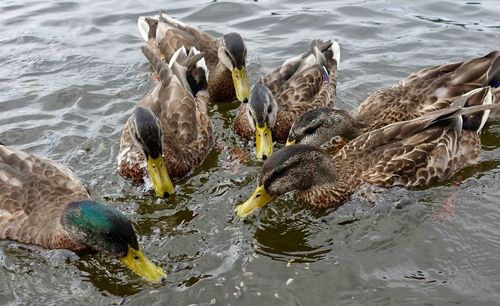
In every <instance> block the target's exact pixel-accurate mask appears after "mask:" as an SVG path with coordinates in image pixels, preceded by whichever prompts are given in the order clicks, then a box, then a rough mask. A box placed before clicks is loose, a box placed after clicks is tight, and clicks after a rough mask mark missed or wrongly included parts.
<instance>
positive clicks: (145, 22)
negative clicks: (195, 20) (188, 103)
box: [137, 12, 249, 102]
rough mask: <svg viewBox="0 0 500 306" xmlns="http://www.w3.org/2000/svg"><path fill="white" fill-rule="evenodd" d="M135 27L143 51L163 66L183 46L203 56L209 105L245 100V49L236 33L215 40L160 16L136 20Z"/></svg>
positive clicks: (143, 17)
mask: <svg viewBox="0 0 500 306" xmlns="http://www.w3.org/2000/svg"><path fill="white" fill-rule="evenodd" d="M137 23H138V26H139V32H140V33H141V36H142V37H143V38H144V40H145V41H146V42H147V47H148V48H149V49H150V50H151V51H152V52H154V53H155V54H156V55H157V56H160V58H161V59H163V60H164V61H166V62H169V61H170V58H171V57H172V55H173V54H174V52H175V51H176V50H178V49H179V48H180V47H183V46H184V47H186V48H188V49H189V48H191V47H195V48H196V49H198V50H200V51H201V52H203V53H204V54H205V55H204V57H205V60H206V63H207V66H208V71H210V77H208V76H209V75H208V74H207V77H208V92H209V93H210V100H211V101H213V102H228V101H233V100H234V98H235V97H236V98H237V99H238V100H239V101H240V102H246V101H247V100H248V95H249V90H248V79H247V73H246V56H247V49H246V47H245V43H244V42H243V38H241V36H240V35H239V34H238V33H228V34H225V35H224V36H223V37H222V38H221V39H219V40H217V39H215V38H214V37H212V36H210V35H209V34H207V33H205V32H203V31H201V30H200V29H197V28H195V27H192V26H189V25H187V24H184V23H182V22H181V21H179V20H176V19H173V18H171V17H170V16H168V15H167V14H164V13H162V12H160V14H159V15H157V16H142V17H139V20H138V22H137Z"/></svg>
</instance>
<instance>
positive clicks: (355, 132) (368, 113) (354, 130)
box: [287, 51, 500, 151]
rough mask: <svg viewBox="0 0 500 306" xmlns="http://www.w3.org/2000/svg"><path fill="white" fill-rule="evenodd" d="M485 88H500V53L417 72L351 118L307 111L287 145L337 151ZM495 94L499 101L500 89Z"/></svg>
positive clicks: (382, 92)
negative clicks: (467, 93)
mask: <svg viewBox="0 0 500 306" xmlns="http://www.w3.org/2000/svg"><path fill="white" fill-rule="evenodd" d="M482 86H492V87H499V86H500V51H494V52H491V53H489V54H487V55H485V56H483V57H480V58H475V59H472V60H468V61H465V62H461V63H454V64H447V65H441V66H435V67H430V68H426V69H423V70H421V71H418V72H415V73H413V74H411V75H410V76H409V77H408V78H407V79H405V80H402V81H400V82H399V83H397V84H395V85H394V86H393V87H391V88H389V89H382V90H378V91H376V92H375V93H373V94H372V95H371V96H369V97H368V98H367V99H366V100H365V101H363V103H361V104H360V105H359V107H358V109H357V110H355V111H354V113H352V114H350V113H348V112H346V111H342V110H332V109H327V108H324V109H318V110H314V111H311V112H308V113H305V114H303V115H302V116H301V117H299V118H298V119H297V120H296V122H295V123H294V124H293V126H292V128H291V130H290V134H289V136H288V140H287V144H293V143H302V144H311V145H316V146H319V145H323V144H324V146H325V147H330V148H331V149H332V150H334V151H335V150H338V149H340V148H341V147H342V146H343V145H344V144H346V143H347V142H349V141H351V140H352V139H354V138H356V137H358V136H359V135H361V134H363V133H366V132H369V131H372V130H374V129H377V128H380V127H383V126H385V125H388V124H391V123H394V122H399V121H404V120H410V119H414V118H417V117H420V116H422V115H424V114H426V113H428V112H431V111H434V110H438V109H443V108H446V107H448V106H449V105H450V103H451V102H452V101H453V98H455V97H457V96H460V95H462V94H465V93H466V92H469V91H471V90H473V89H475V88H480V87H482ZM493 94H494V95H495V100H498V101H500V89H496V90H495V92H494V93H493ZM499 115H500V114H499ZM498 117H500V116H497V115H495V116H490V118H492V119H494V120H496V119H497V118H498Z"/></svg>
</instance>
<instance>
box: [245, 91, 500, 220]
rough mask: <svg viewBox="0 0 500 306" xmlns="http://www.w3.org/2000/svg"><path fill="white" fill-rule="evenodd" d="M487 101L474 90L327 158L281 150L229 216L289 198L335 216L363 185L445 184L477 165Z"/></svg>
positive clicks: (487, 94)
mask: <svg viewBox="0 0 500 306" xmlns="http://www.w3.org/2000/svg"><path fill="white" fill-rule="evenodd" d="M491 102H492V95H491V88H490V87H485V88H479V89H475V90H473V91H472V92H469V93H467V94H466V95H464V96H462V97H459V98H457V99H456V100H455V101H454V102H453V103H452V104H451V105H450V106H449V107H448V108H446V109H442V110H437V111H434V112H430V113H427V114H425V115H423V116H421V117H419V118H416V119H413V120H409V121H403V122H397V123H393V124H390V125H387V126H385V127H382V128H379V129H375V130H373V131H371V132H368V133H365V134H362V135H361V136H359V137H357V138H355V139H354V140H352V141H351V142H349V143H347V144H346V145H345V146H344V147H343V148H342V149H341V150H340V151H339V152H338V153H337V154H336V155H334V156H332V155H331V154H329V153H328V152H327V151H325V150H322V149H321V148H319V147H317V146H312V145H303V144H298V145H293V146H286V147H284V148H282V149H280V150H278V151H277V152H276V153H274V154H273V155H271V157H270V158H269V159H268V160H266V161H265V163H264V166H263V167H262V170H261V172H260V176H259V184H258V187H257V188H256V190H255V192H254V193H253V194H252V195H251V197H250V198H249V199H248V200H247V201H246V202H245V203H243V204H242V205H239V206H238V207H237V208H236V212H237V215H238V216H240V217H245V216H247V215H249V214H250V213H252V212H253V211H254V210H256V209H258V208H261V207H263V206H265V205H266V204H268V203H270V202H271V201H272V200H273V199H275V198H277V197H278V196H280V195H282V194H285V193H287V192H290V191H296V196H297V198H298V200H300V201H303V202H306V203H308V204H310V205H312V206H315V207H318V208H328V207H332V208H334V209H337V208H338V207H340V206H341V205H342V204H343V203H344V202H345V201H347V200H348V199H349V198H350V196H351V195H352V194H353V193H354V192H355V191H356V190H358V189H359V188H360V186H362V185H364V184H368V185H375V186H377V187H387V188H388V187H392V186H404V187H407V188H412V187H417V186H426V185H428V184H430V183H431V182H436V181H437V182H442V181H446V180H448V179H449V178H450V177H451V176H453V175H454V174H455V173H456V172H457V171H459V170H460V169H462V168H464V167H465V166H467V165H470V164H472V163H474V162H476V161H477V159H478V158H479V154H480V151H481V146H480V138H479V133H480V132H481V129H482V128H483V125H484V124H485V122H486V119H487V118H488V115H489V113H490V109H495V110H498V109H500V105H498V104H491ZM464 106H466V107H464Z"/></svg>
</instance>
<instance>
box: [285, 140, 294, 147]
mask: <svg viewBox="0 0 500 306" xmlns="http://www.w3.org/2000/svg"><path fill="white" fill-rule="evenodd" d="M294 144H295V140H290V139H287V140H286V144H285V147H287V146H291V145H294Z"/></svg>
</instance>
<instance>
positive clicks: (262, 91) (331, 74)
mask: <svg viewBox="0 0 500 306" xmlns="http://www.w3.org/2000/svg"><path fill="white" fill-rule="evenodd" d="M339 52H340V49H339V45H338V44H337V43H336V42H334V41H333V42H332V41H327V42H322V41H320V40H315V41H313V43H312V44H311V47H310V50H309V51H307V52H305V53H303V54H301V55H298V56H295V57H292V58H290V59H288V60H287V61H285V62H284V63H283V64H282V65H281V66H279V67H277V68H276V69H274V70H273V71H271V72H269V73H268V74H266V75H265V76H264V77H263V79H262V80H261V81H260V82H258V83H257V84H255V85H254V86H253V88H252V91H251V95H250V101H249V102H248V103H243V104H242V105H241V106H240V110H239V114H238V116H237V118H236V120H235V123H234V129H235V131H236V133H237V134H238V135H240V136H241V137H243V138H244V139H248V140H250V139H254V138H255V141H256V150H257V158H262V159H266V158H267V157H268V156H269V155H270V154H271V153H272V148H273V143H272V142H273V140H275V141H279V142H284V141H285V140H286V139H287V136H288V131H289V130H290V127H291V126H292V123H293V122H294V121H295V119H296V118H297V117H298V116H299V115H300V114H302V113H304V112H306V111H308V110H311V109H314V108H318V107H325V106H332V104H333V99H334V98H335V93H336V86H337V85H336V84H337V65H338V64H339V60H340V53H339Z"/></svg>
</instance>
